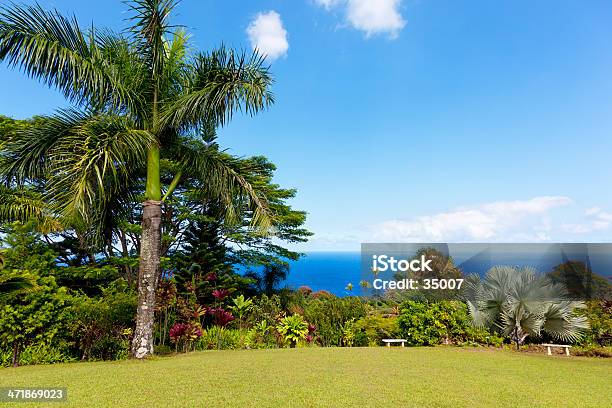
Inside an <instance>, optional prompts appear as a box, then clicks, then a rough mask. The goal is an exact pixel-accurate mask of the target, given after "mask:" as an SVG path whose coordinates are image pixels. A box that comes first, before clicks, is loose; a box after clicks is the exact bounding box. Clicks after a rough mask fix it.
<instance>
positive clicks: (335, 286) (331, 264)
mask: <svg viewBox="0 0 612 408" xmlns="http://www.w3.org/2000/svg"><path fill="white" fill-rule="evenodd" d="M536 248H537V247H536ZM540 248H541V249H542V251H535V252H524V251H511V252H495V251H493V252H490V251H485V252H482V253H480V254H476V255H474V254H473V253H471V254H469V255H466V254H462V253H455V254H454V261H455V264H456V265H457V266H458V267H459V268H460V269H461V270H462V271H463V273H464V274H466V275H467V274H471V273H476V274H479V275H481V276H483V275H484V274H485V273H486V272H487V271H488V270H489V268H491V267H492V266H494V265H513V266H530V267H533V268H535V269H536V270H537V271H539V272H549V271H552V270H553V268H554V267H555V266H557V265H559V264H561V263H563V262H565V261H566V260H567V259H572V260H580V261H584V260H585V254H584V253H578V252H577V253H568V254H566V256H567V257H562V256H560V254H559V253H557V252H554V251H553V252H548V251H546V246H541V247H540ZM602 248H604V249H605V251H603V252H600V253H591V254H589V263H590V265H591V266H592V268H593V269H592V270H593V271H594V272H595V273H597V274H599V275H600V276H604V277H606V278H607V279H612V251H611V250H610V248H611V247H610V246H609V244H607V245H606V246H603V247H602ZM362 279H363V275H362V273H361V253H360V252H310V253H307V254H306V256H304V257H303V258H301V259H300V260H298V261H293V262H290V270H289V275H288V276H287V279H286V280H285V281H284V282H283V283H282V284H281V286H288V287H290V288H293V289H297V288H299V287H300V286H308V287H310V288H311V289H312V290H314V291H318V290H326V291H328V292H331V293H333V294H335V295H337V296H347V295H349V294H359V293H360V291H361V289H360V287H359V282H360V281H361V280H362ZM348 283H352V284H353V286H354V288H353V291H352V292H349V291H347V290H346V286H347V284H348Z"/></svg>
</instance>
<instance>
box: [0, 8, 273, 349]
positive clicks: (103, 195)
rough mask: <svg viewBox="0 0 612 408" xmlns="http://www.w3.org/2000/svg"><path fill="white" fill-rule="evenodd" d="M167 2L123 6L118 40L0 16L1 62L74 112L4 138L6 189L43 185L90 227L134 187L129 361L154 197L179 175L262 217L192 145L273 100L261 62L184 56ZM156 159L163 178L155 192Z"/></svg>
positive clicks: (69, 24) (138, 338)
mask: <svg viewBox="0 0 612 408" xmlns="http://www.w3.org/2000/svg"><path fill="white" fill-rule="evenodd" d="M176 4H177V1H176V0H134V1H132V2H130V3H129V7H130V11H131V15H132V16H131V18H130V21H131V27H130V29H129V30H128V31H126V32H124V33H120V34H117V33H113V32H111V31H109V30H99V29H96V28H94V27H92V28H88V29H86V30H84V29H81V28H80V27H79V25H78V24H77V21H76V19H75V18H74V17H64V16H62V15H61V14H59V13H58V12H57V11H46V10H44V9H43V8H41V7H40V6H38V5H35V6H20V5H10V6H6V7H4V8H2V9H1V10H0V61H6V62H7V63H8V65H9V66H12V67H15V68H19V69H21V70H22V71H23V72H24V73H26V74H27V75H29V76H30V77H32V78H35V79H38V80H40V81H42V82H44V83H45V84H47V85H49V86H52V87H54V88H57V89H58V90H60V91H61V92H62V93H63V94H64V95H65V96H66V98H68V100H70V101H71V102H72V103H73V104H74V106H75V107H74V108H72V109H68V110H63V111H60V112H58V113H57V114H55V115H53V116H50V117H46V118H44V120H43V122H44V124H43V125H40V126H36V127H33V128H32V129H30V130H26V131H24V132H20V133H18V134H17V135H16V136H14V137H12V138H10V140H8V141H7V142H5V143H4V145H3V146H2V155H3V157H2V163H1V167H2V175H3V178H4V181H5V183H8V184H12V185H19V186H22V185H28V184H29V183H32V180H40V179H44V180H45V192H44V194H45V200H46V202H48V203H49V206H50V207H51V208H53V211H54V212H55V213H57V214H59V215H60V218H61V219H63V220H68V221H69V223H70V224H71V225H91V224H97V225H101V220H103V219H104V218H105V217H103V216H102V215H103V214H104V210H105V208H106V204H108V203H110V202H112V201H113V200H115V199H116V197H117V195H118V194H120V197H122V201H121V202H122V203H123V205H124V206H128V205H130V204H131V203H133V202H134V200H135V199H136V197H134V196H133V195H131V194H130V191H132V189H130V188H128V187H127V186H129V185H130V184H131V183H134V182H135V180H144V183H145V194H144V197H142V198H143V199H144V200H143V203H142V233H141V239H140V263H139V279H138V312H137V318H136V329H135V332H134V338H133V342H132V355H133V356H134V357H136V358H143V357H145V356H147V355H150V354H152V353H153V323H154V319H153V313H154V306H155V290H156V287H157V282H158V278H159V274H160V248H161V241H162V236H161V217H162V202H163V201H164V200H166V199H167V198H168V197H170V196H171V194H172V193H173V191H174V189H175V188H176V187H177V185H178V184H179V183H180V181H181V179H182V178H183V177H198V178H199V179H200V180H202V182H201V184H200V187H201V190H202V192H203V193H206V194H207V195H208V196H211V195H214V196H215V197H216V198H217V199H218V200H220V201H221V202H223V203H224V205H225V209H226V211H227V213H228V214H229V215H230V216H231V215H232V214H235V212H236V208H239V207H240V206H242V207H244V205H245V203H246V205H248V206H250V208H251V209H252V213H251V214H252V224H253V225H254V226H257V227H260V228H267V227H268V226H269V225H270V222H271V221H270V215H269V212H268V206H267V204H266V200H265V197H262V196H261V195H258V194H257V193H256V192H255V191H254V190H253V188H252V186H251V185H250V184H249V183H248V182H247V181H246V180H245V179H244V178H243V177H241V176H240V174H238V173H237V172H236V171H235V169H233V168H232V167H231V166H229V165H228V164H227V162H226V161H224V160H222V158H221V157H220V152H218V150H216V149H212V148H211V149H209V148H206V147H207V145H206V144H205V143H204V144H202V143H200V144H194V143H193V141H195V140H196V139H198V137H199V136H200V134H202V133H203V132H205V130H206V129H210V127H217V126H223V125H224V124H225V123H226V122H227V121H228V120H230V119H231V117H232V115H233V113H235V112H236V111H243V112H246V113H248V114H255V113H257V112H259V111H261V110H263V109H264V108H266V107H267V106H268V105H269V104H271V103H273V96H272V94H271V92H270V90H269V88H270V86H271V83H272V79H271V77H270V75H269V71H268V68H267V67H266V66H264V58H263V57H262V56H260V55H259V54H257V53H256V52H254V53H253V54H252V55H250V56H249V55H246V54H244V53H237V52H234V51H232V50H228V49H226V48H224V47H221V48H219V49H217V50H215V51H212V52H210V53H190V52H189V51H190V48H189V46H188V36H187V34H186V33H185V31H184V30H183V29H181V28H176V26H172V25H170V21H169V19H170V16H171V13H172V10H173V9H174V8H175V6H176ZM166 159H169V160H171V161H172V163H173V165H172V170H173V172H174V177H173V179H172V181H171V182H170V183H169V184H168V185H167V186H163V185H162V183H161V177H160V169H161V164H162V163H163V162H164V160H166ZM230 218H231V217H230ZM101 228H102V227H100V229H101Z"/></svg>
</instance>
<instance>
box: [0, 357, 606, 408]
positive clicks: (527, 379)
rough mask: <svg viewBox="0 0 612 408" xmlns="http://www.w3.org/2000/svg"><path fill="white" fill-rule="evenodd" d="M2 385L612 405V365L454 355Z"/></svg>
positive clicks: (33, 371)
mask: <svg viewBox="0 0 612 408" xmlns="http://www.w3.org/2000/svg"><path fill="white" fill-rule="evenodd" d="M2 386H11V387H13V386H30V387H32V386H65V387H68V401H67V402H64V403H47V404H27V406H37V407H38V406H50V407H393V406H397V407H453V408H457V407H612V361H611V360H606V359H594V358H582V357H569V358H568V357H563V356H551V357H548V356H545V355H536V354H524V353H515V352H509V351H494V350H483V349H467V348H466V349H460V348H446V347H439V348H401V347H394V348H391V349H389V348H384V347H380V348H304V349H280V350H240V351H207V352H196V353H190V354H186V355H179V356H174V357H164V358H155V359H152V360H148V361H121V362H100V363H73V364H61V365H51V366H29V367H19V368H16V369H12V368H3V369H0V387H2ZM0 405H1V404H0ZM4 405H5V406H6V405H8V404H4ZM13 405H14V406H24V405H23V404H13Z"/></svg>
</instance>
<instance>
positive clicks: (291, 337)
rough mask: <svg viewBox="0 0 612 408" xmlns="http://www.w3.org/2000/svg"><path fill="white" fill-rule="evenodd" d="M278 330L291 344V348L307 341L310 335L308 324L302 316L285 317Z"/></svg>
mask: <svg viewBox="0 0 612 408" xmlns="http://www.w3.org/2000/svg"><path fill="white" fill-rule="evenodd" d="M276 330H278V332H279V333H280V335H281V336H283V338H284V339H285V340H286V341H288V342H289V345H290V347H292V348H293V347H295V346H296V345H297V344H298V342H299V341H301V340H305V339H306V335H307V334H308V323H306V321H305V320H304V318H303V317H302V316H301V315H298V314H294V315H291V316H287V317H284V318H283V319H281V321H280V323H279V324H278V325H277V326H276Z"/></svg>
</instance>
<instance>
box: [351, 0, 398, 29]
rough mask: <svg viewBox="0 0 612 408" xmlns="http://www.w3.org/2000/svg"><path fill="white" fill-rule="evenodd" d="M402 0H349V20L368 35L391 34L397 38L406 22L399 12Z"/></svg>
mask: <svg viewBox="0 0 612 408" xmlns="http://www.w3.org/2000/svg"><path fill="white" fill-rule="evenodd" d="M399 6H400V0H349V2H348V6H347V20H348V21H349V23H351V25H352V26H353V27H355V28H356V29H358V30H361V31H364V32H365V33H366V36H368V37H369V36H371V35H374V34H389V37H391V38H396V37H397V36H398V34H399V32H400V31H401V29H402V28H404V26H405V25H406V22H405V21H404V19H403V18H402V15H401V14H400V12H399Z"/></svg>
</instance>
